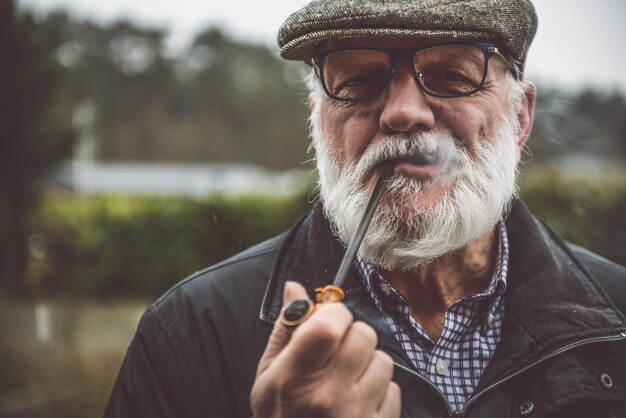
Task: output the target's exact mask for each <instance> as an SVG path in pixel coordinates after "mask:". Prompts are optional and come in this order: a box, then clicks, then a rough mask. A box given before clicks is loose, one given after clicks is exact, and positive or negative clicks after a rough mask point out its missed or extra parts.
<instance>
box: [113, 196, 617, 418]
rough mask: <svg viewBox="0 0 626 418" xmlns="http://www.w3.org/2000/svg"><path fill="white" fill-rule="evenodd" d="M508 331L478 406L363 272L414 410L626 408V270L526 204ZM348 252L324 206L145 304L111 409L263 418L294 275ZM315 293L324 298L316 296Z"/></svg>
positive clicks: (512, 235)
mask: <svg viewBox="0 0 626 418" xmlns="http://www.w3.org/2000/svg"><path fill="white" fill-rule="evenodd" d="M506 224H507V230H508V235H509V240H510V265H509V278H508V284H507V290H506V293H505V297H506V309H507V310H506V315H505V320H504V324H503V330H502V340H501V342H500V344H499V345H498V348H497V350H496V352H495V354H494V357H493V359H492V360H491V362H490V363H489V365H488V367H487V369H486V370H485V372H484V375H483V377H482V379H481V380H480V383H479V384H478V387H477V388H476V391H475V393H474V395H473V396H472V398H471V399H470V400H469V401H468V403H467V405H466V407H465V409H464V410H463V411H461V412H454V411H451V410H450V406H449V404H448V403H447V401H446V400H445V399H444V397H443V395H442V394H441V393H440V392H439V391H438V390H437V388H436V387H435V386H433V385H432V384H431V383H430V382H428V381H427V380H425V379H424V378H423V377H421V376H420V375H419V374H417V373H416V372H415V371H414V370H413V369H412V367H411V363H410V361H409V359H408V358H407V356H406V354H405V353H404V352H403V350H402V348H401V347H400V345H399V344H398V343H397V342H396V340H395V339H394V337H393V335H392V334H391V332H390V330H389V329H388V328H386V326H385V325H384V324H383V321H382V320H381V315H380V313H378V312H377V311H376V310H375V308H374V307H373V304H372V302H371V300H370V299H369V297H368V296H367V294H366V292H365V291H364V289H363V287H362V285H361V283H360V281H359V280H358V278H357V277H356V272H355V271H352V272H351V274H350V276H349V277H348V280H347V282H346V285H345V290H346V294H347V296H346V303H347V304H348V305H349V307H350V308H351V309H352V311H353V312H354V314H355V317H356V318H357V319H360V320H363V321H365V322H368V323H369V324H371V325H372V326H373V327H374V328H375V329H376V330H377V332H378V334H379V337H380V338H379V341H380V342H379V348H381V349H383V350H385V351H386V352H387V353H389V354H390V355H391V356H392V357H393V359H394V361H395V363H396V367H395V373H394V380H395V381H396V382H397V383H398V384H399V385H400V387H401V389H402V416H403V417H449V416H459V417H460V416H466V417H482V418H487V417H495V418H506V417H520V416H529V417H551V418H556V417H563V418H565V417H568V418H570V417H577V418H590V417H598V418H600V417H601V418H611V417H614V418H617V417H620V418H624V417H626V320H625V319H624V314H623V312H625V311H626V270H625V269H624V268H623V267H620V266H618V265H616V264H614V263H611V262H610V261H607V260H605V259H602V258H600V257H598V256H596V255H594V254H592V253H590V252H588V251H586V250H584V249H581V248H578V247H575V246H572V245H569V244H566V243H564V242H563V241H562V240H561V239H560V238H559V237H558V236H557V235H556V234H554V233H553V232H552V231H550V230H549V229H548V228H547V227H545V226H544V225H542V224H541V223H540V222H539V221H537V220H536V219H535V218H534V217H533V216H532V215H531V214H530V213H529V212H528V210H527V209H526V207H525V206H524V205H523V204H522V203H521V202H516V203H515V205H514V207H513V210H512V212H511V214H510V216H509V217H508V218H507V221H506ZM343 252H344V249H343V247H342V246H341V244H340V243H339V242H338V241H337V240H336V239H334V238H333V236H332V233H331V231H330V227H329V224H328V221H327V220H326V219H325V218H324V216H323V215H322V212H321V209H320V208H319V205H318V207H316V208H315V209H314V210H313V212H312V213H311V214H309V215H308V216H306V217H304V218H303V219H301V220H300V221H299V222H298V223H297V224H296V225H295V226H294V227H293V228H292V229H291V230H290V231H288V232H287V233H285V234H283V235H281V236H279V237H277V238H274V239H272V240H269V241H267V242H265V243H262V244H260V245H257V246H256V247H253V248H251V249H249V250H247V251H245V252H243V253H241V254H239V255H237V256H235V257H233V258H231V259H230V260H227V261H224V262H222V263H221V264H219V265H217V266H214V267H211V268H208V269H206V270H203V271H201V272H199V273H197V274H195V275H193V276H191V277H189V278H188V279H186V280H184V281H182V282H181V283H180V284H178V285H177V286H175V287H174V288H173V289H171V290H170V291H169V292H168V293H166V294H165V295H164V296H163V297H161V298H160V299H159V300H158V301H156V302H155V303H154V304H153V305H152V306H151V307H150V308H149V309H148V311H147V312H146V313H145V314H144V316H143V318H142V319H141V321H140V323H139V327H138V329H137V334H136V335H135V337H134V339H133V341H132V343H131V345H130V347H129V349H128V353H127V355H126V358H125V360H124V363H123V365H122V369H121V371H120V374H119V377H118V379H117V382H116V383H115V387H114V388H113V393H112V394H111V398H110V400H109V404H108V406H107V409H106V412H105V417H133V418H140V417H146V418H148V417H149V418H157V417H181V418H182V417H216V418H228V417H246V418H249V417H250V416H251V411H250V406H249V399H248V398H249V394H250V388H251V386H252V384H253V381H254V376H255V372H256V367H257V363H258V361H259V358H260V357H261V355H262V353H263V350H264V348H265V345H266V342H267V339H268V337H269V334H270V332H271V324H272V323H273V322H274V321H275V320H276V317H277V315H278V312H279V308H280V305H281V293H282V288H283V285H284V282H285V280H296V281H299V282H301V283H302V284H304V286H305V287H306V288H307V289H310V290H312V289H314V288H315V287H318V286H320V285H325V284H328V282H329V281H330V280H332V277H333V275H334V272H335V270H336V269H337V267H338V265H339V260H340V258H341V256H342V254H343ZM311 296H313V295H311Z"/></svg>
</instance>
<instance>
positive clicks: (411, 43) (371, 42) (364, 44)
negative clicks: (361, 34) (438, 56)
mask: <svg viewBox="0 0 626 418" xmlns="http://www.w3.org/2000/svg"><path fill="white" fill-rule="evenodd" d="M445 42H454V39H451V38H447V37H446V38H443V37H442V38H428V39H425V38H419V37H413V38H397V37H368V38H355V39H339V38H335V39H328V40H326V41H324V42H323V43H322V44H320V46H319V47H318V50H317V52H323V51H328V50H331V49H341V48H385V49H412V48H422V47H426V46H428V45H437V44H441V43H445Z"/></svg>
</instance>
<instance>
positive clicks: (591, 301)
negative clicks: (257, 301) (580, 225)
mask: <svg viewBox="0 0 626 418" xmlns="http://www.w3.org/2000/svg"><path fill="white" fill-rule="evenodd" d="M506 227H507V231H508V235H509V246H510V247H509V249H510V260H509V269H508V271H509V278H508V280H507V291H506V293H505V298H506V314H505V323H504V324H503V337H502V342H501V343H500V345H499V347H498V350H497V351H496V354H495V356H494V359H493V360H492V362H494V361H495V360H497V359H498V358H499V356H500V353H502V356H505V354H506V356H505V357H506V359H507V361H506V362H503V363H502V364H501V366H502V367H503V368H506V367H505V366H506V364H504V363H509V362H510V361H513V360H515V362H516V363H517V364H520V363H518V362H519V361H521V362H523V363H524V362H525V361H523V360H530V359H532V358H536V356H537V355H539V354H541V353H545V352H546V351H547V350H552V349H555V348H557V347H560V346H563V345H566V344H568V343H571V342H573V341H577V340H581V339H585V338H592V337H595V336H602V335H608V334H611V333H616V332H620V331H623V330H626V321H625V320H624V317H623V315H622V314H621V313H620V312H619V311H618V310H617V309H616V308H615V307H614V306H613V304H612V303H611V302H610V300H609V298H608V297H607V296H606V295H605V294H604V291H603V290H602V288H601V287H600V286H599V285H598V284H597V283H596V281H595V280H594V279H593V278H592V277H591V275H590V274H589V273H588V272H587V270H586V268H585V267H584V266H583V265H581V264H580V263H579V262H578V261H577V259H576V258H575V257H574V256H573V255H572V254H571V252H570V251H569V249H568V247H567V245H566V244H565V243H564V242H563V241H562V240H561V239H560V238H559V237H558V236H557V235H556V234H554V233H553V232H551V231H550V230H549V229H548V228H547V227H546V226H545V225H543V224H541V223H540V222H539V221H538V220H537V219H536V218H534V217H533V216H532V214H531V213H530V212H529V211H528V209H527V208H526V206H525V205H524V204H523V203H522V202H521V201H515V202H514V204H513V207H512V209H511V212H510V214H509V216H508V217H507V220H506ZM344 252H345V249H344V247H343V246H342V244H341V243H340V242H339V241H338V240H337V239H336V238H335V237H334V236H333V233H332V229H331V226H330V224H329V222H328V220H327V219H326V218H325V216H324V214H323V210H322V207H321V204H317V205H316V206H315V207H314V209H313V210H312V211H311V213H310V214H309V215H308V216H306V217H304V218H302V219H301V220H300V221H299V222H298V223H297V224H296V226H295V227H294V228H293V229H292V230H291V231H290V233H289V234H288V236H287V238H286V239H285V241H284V242H283V245H282V248H281V250H280V252H279V255H278V257H277V258H276V260H275V264H274V268H273V271H272V273H271V276H270V279H269V281H268V284H267V288H266V294H265V297H264V300H263V303H262V306H261V313H260V317H261V320H263V321H265V322H270V323H273V322H274V321H276V319H277V317H278V314H279V312H280V307H281V303H282V291H283V286H284V283H285V281H286V280H294V281H298V282H300V283H301V284H303V285H304V286H305V287H306V288H307V289H308V290H309V293H310V297H311V298H313V297H314V294H313V290H314V289H315V288H316V287H321V286H324V285H327V284H329V283H330V282H331V281H332V278H333V276H334V273H335V272H336V270H337V268H338V267H339V263H340V261H341V257H342V256H343V254H344ZM344 290H345V291H346V303H347V304H348V305H349V306H350V307H351V309H352V310H353V312H354V313H355V317H357V319H362V320H365V322H368V323H370V324H371V325H373V326H374V327H375V328H376V329H377V330H378V331H379V334H381V332H382V333H383V334H387V335H385V336H384V337H383V338H381V343H384V342H385V341H387V343H388V344H385V345H386V346H387V348H388V349H389V350H390V351H392V352H393V353H394V354H395V353H397V355H398V358H402V359H404V360H407V358H406V355H403V354H404V353H403V351H402V350H401V348H400V347H399V344H394V341H395V339H394V338H393V336H391V340H390V339H389V335H390V334H391V333H390V330H389V329H388V327H386V326H385V325H384V324H383V320H382V316H381V315H380V314H379V313H378V312H377V311H376V309H375V308H374V305H373V302H372V301H371V300H370V299H369V296H367V294H366V292H365V291H364V289H363V286H362V284H361V281H360V280H359V279H358V277H357V273H356V271H355V269H354V268H352V269H351V271H350V272H349V274H348V278H347V280H346V283H345V286H344ZM392 340H393V341H392ZM512 353H516V354H515V356H511V354H512ZM408 364H410V363H408ZM497 364H498V362H496V364H494V366H496V365H497ZM499 368H500V367H494V368H493V369H494V370H493V372H494V374H498V373H497V372H498V370H497V369H499Z"/></svg>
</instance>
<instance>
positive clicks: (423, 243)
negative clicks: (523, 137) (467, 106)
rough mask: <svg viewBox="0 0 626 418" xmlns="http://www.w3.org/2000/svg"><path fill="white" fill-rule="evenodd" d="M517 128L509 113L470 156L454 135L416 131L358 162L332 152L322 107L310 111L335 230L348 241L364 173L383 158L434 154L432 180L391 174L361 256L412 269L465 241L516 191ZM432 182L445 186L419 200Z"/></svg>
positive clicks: (362, 199) (485, 227) (361, 202)
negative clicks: (429, 198)
mask: <svg viewBox="0 0 626 418" xmlns="http://www.w3.org/2000/svg"><path fill="white" fill-rule="evenodd" d="M512 108H513V109H515V107H514V106H512ZM317 109H319V107H317ZM518 130H519V122H518V120H517V117H516V112H513V111H510V112H509V114H508V115H506V116H505V117H504V118H503V120H502V122H501V123H500V129H499V133H498V136H497V138H495V139H494V140H492V141H488V140H486V139H482V140H481V141H480V143H479V144H477V145H476V146H474V152H472V154H473V155H474V157H472V156H471V155H470V153H468V150H467V149H465V147H463V146H462V145H461V146H460V145H459V143H458V142H457V141H455V139H454V138H453V137H452V136H451V135H448V134H434V133H431V132H416V133H415V134H413V135H411V136H410V137H408V136H407V135H401V136H390V137H388V138H386V139H385V140H383V141H380V142H379V143H378V144H376V145H371V146H370V147H368V148H367V149H366V151H365V152H364V154H363V155H362V156H361V158H360V160H359V162H358V163H357V164H356V165H350V164H346V163H344V162H341V161H337V158H336V157H335V156H333V155H331V154H330V153H329V150H328V148H327V141H326V140H325V139H324V137H323V133H322V123H321V116H320V113H319V110H316V111H314V113H313V114H312V115H311V135H312V138H313V147H314V149H315V152H316V160H317V170H318V174H319V179H318V185H319V188H320V196H321V200H322V202H323V204H324V211H325V214H326V216H327V217H328V219H329V220H330V221H331V224H332V226H333V230H334V233H335V235H336V236H337V237H338V238H339V239H340V240H341V241H342V242H343V244H344V245H347V244H348V243H349V242H350V240H351V238H352V236H353V235H354V232H355V230H356V228H357V225H358V223H359V221H360V220H361V217H362V214H363V211H364V210H365V207H366V205H367V201H368V198H369V194H370V190H369V188H368V187H366V186H365V184H366V180H367V177H368V176H370V175H371V174H372V170H374V169H375V167H376V166H377V165H378V164H379V163H380V162H382V161H384V160H386V159H391V158H397V157H406V156H410V155H414V154H415V153H416V152H422V153H423V152H429V153H430V152H436V153H437V155H438V159H439V164H438V165H439V167H438V169H439V171H438V174H437V175H436V177H435V178H434V180H429V181H425V180H420V179H415V178H409V177H405V176H398V175H395V176H394V177H392V178H391V179H390V181H389V183H388V186H387V189H386V191H385V193H384V194H383V197H382V199H381V202H380V204H379V207H378V209H377V211H376V213H375V215H374V218H373V219H372V223H371V224H370V226H369V228H368V231H367V233H366V235H365V239H364V240H363V243H362V244H361V247H360V249H359V252H358V255H359V256H360V257H361V258H362V259H364V260H365V261H367V262H369V263H373V264H375V265H377V266H379V267H380V268H383V269H387V270H402V271H407V272H410V271H414V270H415V269H417V267H418V266H420V265H422V264H424V263H426V262H429V261H432V260H434V259H436V258H439V257H441V256H442V255H444V254H447V253H450V252H452V251H454V250H457V249H460V248H462V247H464V246H466V245H467V244H468V243H470V242H471V241H473V240H475V239H476V238H478V237H480V236H481V235H483V234H485V233H486V232H487V231H489V230H490V229H492V228H493V227H494V226H495V225H496V224H497V223H498V221H499V220H500V219H501V218H502V217H503V216H505V215H506V213H507V212H508V210H509V208H510V204H511V202H512V199H513V197H514V196H515V195H516V193H517V186H516V182H515V178H516V173H517V169H516V167H517V145H516V141H515V133H516V132H517V131H518ZM474 160H475V161H474ZM435 182H439V183H440V184H439V185H437V187H438V188H439V189H442V188H445V192H444V193H443V195H442V197H440V198H439V199H438V200H437V201H436V202H433V203H432V204H430V205H428V207H426V206H425V205H424V204H423V203H422V204H421V205H420V204H418V203H419V202H420V198H421V197H423V195H424V194H425V193H427V192H428V189H429V188H431V187H433V185H434V183H435Z"/></svg>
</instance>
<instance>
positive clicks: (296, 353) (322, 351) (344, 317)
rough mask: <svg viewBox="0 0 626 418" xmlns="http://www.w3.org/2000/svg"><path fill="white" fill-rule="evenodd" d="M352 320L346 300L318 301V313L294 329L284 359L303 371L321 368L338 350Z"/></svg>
mask: <svg viewBox="0 0 626 418" xmlns="http://www.w3.org/2000/svg"><path fill="white" fill-rule="evenodd" d="M352 320H353V318H352V313H351V312H350V311H349V310H348V308H346V306H345V305H344V304H343V303H329V304H318V305H317V308H316V310H315V313H314V314H313V315H311V317H310V318H309V319H307V320H306V321H305V322H304V323H302V324H300V325H299V326H298V327H297V328H296V329H295V330H294V331H293V335H292V337H291V340H290V341H289V344H288V346H287V347H286V348H285V350H283V352H282V353H281V354H280V356H281V360H282V361H285V363H286V365H287V367H291V368H293V369H297V370H299V371H300V372H302V373H307V372H314V371H318V370H320V369H322V368H323V367H325V366H326V365H327V364H328V362H329V361H330V359H331V358H332V356H334V355H335V353H336V352H337V350H338V349H339V347H340V345H341V342H342V340H343V338H344V336H345V334H346V332H347V331H348V329H349V328H350V326H351V325H352Z"/></svg>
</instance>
